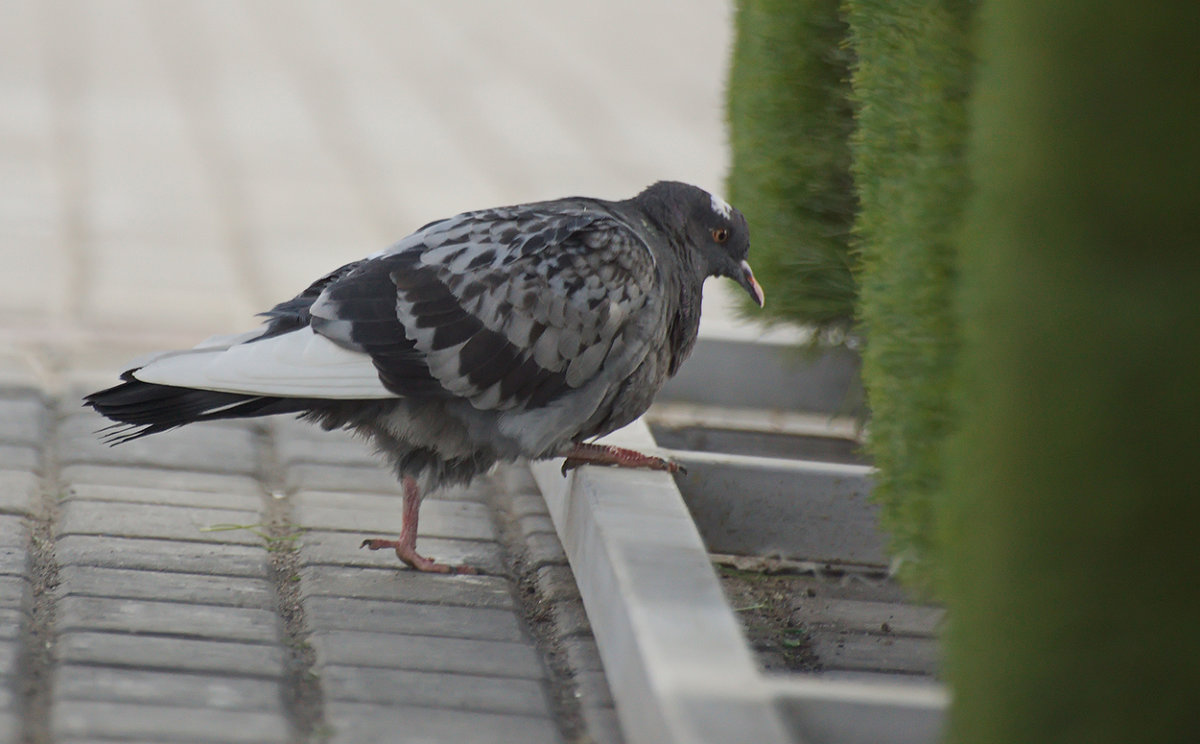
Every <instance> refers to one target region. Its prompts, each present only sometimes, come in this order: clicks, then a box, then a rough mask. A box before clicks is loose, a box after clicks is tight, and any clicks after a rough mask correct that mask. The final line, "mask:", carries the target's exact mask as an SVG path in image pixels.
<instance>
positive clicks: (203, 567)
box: [0, 519, 267, 577]
mask: <svg viewBox="0 0 1200 744" xmlns="http://www.w3.org/2000/svg"><path fill="white" fill-rule="evenodd" d="M3 525H4V522H3V519H0V535H2V534H3ZM0 539H2V538H0ZM0 546H2V542H0ZM2 550H3V548H2V547H0V551H2ZM55 554H56V555H57V557H58V560H59V562H60V563H61V564H63V565H67V564H70V565H76V566H100V567H105V568H129V569H139V570H149V571H153V570H161V571H167V572H183V573H195V574H200V573H205V574H209V575H213V576H250V577H262V576H265V575H266V570H267V552H266V551H265V550H263V549H262V547H260V546H251V545H235V544H230V543H219V542H185V541H179V540H165V539H147V538H129V537H111V536H97V535H64V536H62V537H60V538H59V539H58V540H56V541H55ZM3 559H4V554H3V552H0V566H2V565H3ZM0 570H2V569H0Z"/></svg>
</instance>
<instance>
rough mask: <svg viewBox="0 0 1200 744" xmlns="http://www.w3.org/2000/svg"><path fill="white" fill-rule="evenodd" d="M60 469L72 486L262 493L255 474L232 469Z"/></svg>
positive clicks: (70, 466)
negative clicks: (238, 473)
mask: <svg viewBox="0 0 1200 744" xmlns="http://www.w3.org/2000/svg"><path fill="white" fill-rule="evenodd" d="M59 472H60V478H61V480H62V481H63V482H64V483H68V484H71V486H72V487H74V486H79V485H84V484H89V485H107V486H133V487H137V488H150V489H158V488H167V489H172V490H180V491H188V492H193V491H206V492H215V493H230V494H243V495H244V494H259V493H262V485H261V484H260V483H259V482H258V481H257V480H256V479H255V478H251V477H248V476H241V475H233V474H229V473H198V472H195V471H191V470H167V469H162V468H155V467H136V468H131V467H125V466H123V465H119V464H117V465H88V464H80V465H66V466H64V467H63V468H62V469H61V470H60V471H59ZM197 498H202V497H199V496H197Z"/></svg>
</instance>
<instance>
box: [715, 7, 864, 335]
mask: <svg viewBox="0 0 1200 744" xmlns="http://www.w3.org/2000/svg"><path fill="white" fill-rule="evenodd" d="M735 28H736V32H735V33H736V40H735V44H734V53H733V64H732V70H731V72H730V78H729V87H728V107H727V111H728V117H729V130H730V140H731V145H732V151H733V152H732V157H733V164H732V168H731V169H730V175H729V183H728V194H729V199H730V201H731V202H733V203H734V204H737V205H738V208H739V209H741V210H742V212H743V213H745V215H746V218H747V219H748V220H749V222H750V224H751V225H752V226H753V235H752V241H753V243H752V244H753V249H752V251H753V253H752V256H751V258H752V259H753V261H754V270H755V274H756V275H757V276H758V277H759V280H760V281H761V282H762V284H763V288H764V289H765V290H766V295H767V305H766V308H765V309H764V312H765V313H766V315H767V317H769V318H772V319H776V320H791V321H799V322H802V323H811V324H815V325H818V326H847V325H849V324H850V322H851V321H852V319H853V317H854V300H855V295H856V288H855V284H854V278H853V276H852V274H851V257H850V249H849V234H850V227H851V224H852V222H853V219H854V209H855V207H854V194H853V188H852V185H851V181H850V171H849V169H850V151H849V146H848V143H847V140H848V137H849V133H850V130H851V129H852V127H853V121H852V119H851V116H850V106H849V102H848V101H847V93H848V77H849V73H848V69H849V53H848V51H846V49H845V48H844V46H842V44H841V42H842V40H843V39H844V37H845V34H846V27H845V24H844V23H843V22H842V21H841V20H840V19H839V16H838V3H837V1H836V0H744V1H743V2H740V3H739V4H738V8H737V14H736V17H735Z"/></svg>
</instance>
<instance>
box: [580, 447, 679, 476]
mask: <svg viewBox="0 0 1200 744" xmlns="http://www.w3.org/2000/svg"><path fill="white" fill-rule="evenodd" d="M580 465H612V466H615V467H618V468H645V469H646V470H662V471H664V472H667V473H681V474H683V475H687V469H686V468H684V467H683V466H682V465H680V464H679V463H677V462H672V461H671V460H668V459H666V458H663V457H655V456H654V455H645V454H642V453H641V452H638V451H636V450H631V449H625V448H624V447H614V446H612V445H610V444H577V445H575V449H573V450H571V451H570V452H568V453H567V459H565V460H563V465H562V473H563V475H564V476H566V474H567V471H568V470H574V469H575V468H577V467H579V466H580Z"/></svg>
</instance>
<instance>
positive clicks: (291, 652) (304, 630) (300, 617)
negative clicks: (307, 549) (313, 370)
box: [256, 425, 330, 744]
mask: <svg viewBox="0 0 1200 744" xmlns="http://www.w3.org/2000/svg"><path fill="white" fill-rule="evenodd" d="M256 431H257V433H258V450H259V463H260V469H261V476H262V482H263V487H264V489H263V497H262V498H263V520H262V521H263V523H264V524H265V525H266V528H267V534H268V535H270V536H271V537H272V538H275V539H277V540H278V541H279V542H275V543H270V544H269V545H268V548H267V549H268V566H269V569H268V574H269V578H270V581H271V585H272V589H273V591H274V594H275V601H276V608H275V610H276V613H277V614H278V616H279V618H280V622H281V625H282V627H283V636H284V637H283V646H284V669H283V698H284V708H285V710H286V711H287V714H288V725H289V726H290V727H291V729H292V736H293V739H294V741H296V742H298V743H301V744H303V743H307V742H317V741H323V740H326V739H328V738H329V736H328V734H329V731H330V728H329V724H328V722H327V721H326V720H325V691H324V689H323V686H322V681H321V677H320V676H319V675H318V674H317V672H316V668H317V654H316V650H315V649H314V648H313V646H312V643H311V642H310V641H309V639H310V638H311V636H312V631H311V629H310V627H309V625H308V622H307V619H306V617H305V613H304V603H303V601H302V597H303V591H302V587H301V585H302V583H303V578H302V574H301V568H300V551H299V546H298V545H297V544H296V542H295V541H294V540H291V539H286V538H288V537H290V536H291V535H294V534H298V532H297V530H298V527H297V521H296V519H295V515H294V513H293V506H294V505H293V504H292V500H291V494H289V493H287V491H286V490H285V489H284V485H283V484H284V476H283V470H282V467H281V465H280V463H279V459H278V456H277V448H276V441H275V432H274V430H273V429H271V428H269V427H267V426H263V425H260V426H258V427H256Z"/></svg>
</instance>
